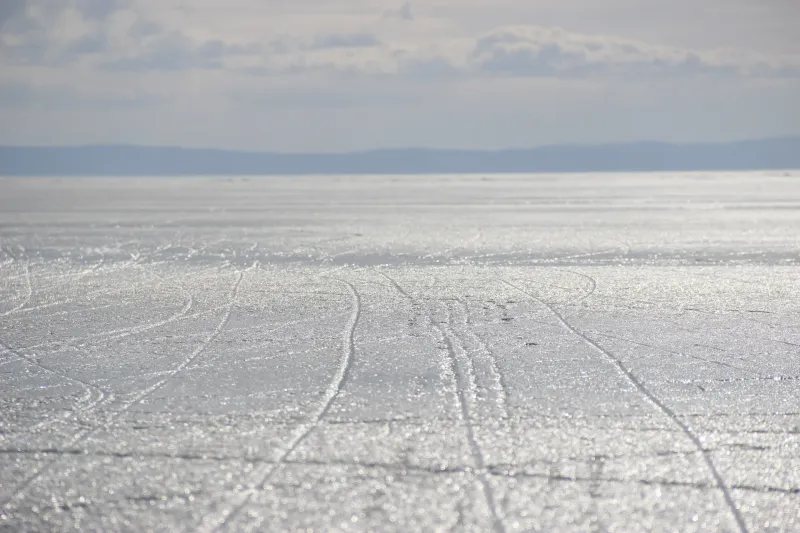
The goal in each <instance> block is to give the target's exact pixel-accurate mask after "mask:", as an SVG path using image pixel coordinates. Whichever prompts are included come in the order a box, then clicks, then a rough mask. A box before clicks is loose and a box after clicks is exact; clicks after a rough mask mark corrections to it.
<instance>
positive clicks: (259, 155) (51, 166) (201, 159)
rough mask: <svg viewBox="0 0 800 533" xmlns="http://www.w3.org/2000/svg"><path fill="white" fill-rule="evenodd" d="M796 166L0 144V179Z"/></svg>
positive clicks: (587, 150) (594, 156)
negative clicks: (2, 177) (12, 177)
mask: <svg viewBox="0 0 800 533" xmlns="http://www.w3.org/2000/svg"><path fill="white" fill-rule="evenodd" d="M796 168H800V137H782V138H775V139H761V140H750V141H739V142H730V143H714V144H712V143H703V144H670V143H661V142H640V143H626V144H605V145H557V146H542V147H539V148H530V149H511V150H491V151H489V150H437V149H422V148H409V149H387V150H371V151H364V152H350V153H339V154H325V153H308V154H285V153H274V152H238V151H229V150H208V149H188V148H174V147H150V146H117V145H109V146H75V147H66V146H59V147H55V146H47V147H22V146H0V175H6V176H175V175H259V174H264V175H266V174H428V173H459V174H463V173H500V172H623V171H680V170H762V169H763V170H767V169H796Z"/></svg>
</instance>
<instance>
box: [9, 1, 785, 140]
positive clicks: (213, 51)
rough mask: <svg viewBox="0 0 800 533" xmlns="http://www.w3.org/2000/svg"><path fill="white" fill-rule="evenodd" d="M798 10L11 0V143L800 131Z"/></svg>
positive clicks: (727, 135)
mask: <svg viewBox="0 0 800 533" xmlns="http://www.w3.org/2000/svg"><path fill="white" fill-rule="evenodd" d="M798 20H800V2H797V1H796V0H759V1H757V0H704V1H703V2H696V1H689V0H673V1H665V0H540V1H536V2H534V1H532V0H493V1H492V2H489V1H486V0H428V1H421V0H420V1H416V2H406V3H403V2H394V1H382V0H378V1H375V0H373V1H367V0H293V1H291V2H290V1H288V0H280V1H275V0H227V1H225V2H223V1H221V0H30V1H24V0H3V2H0V23H1V24H2V29H1V30H0V143H2V144H37V145H39V144H87V143H135V144H168V145H180V146H191V147H220V148H234V149H248V150H280V151H341V150H357V149H365V148H377V147H407V146H424V147H459V148H500V147H524V146H534V145H541V144H552V143H565V142H566V143H585V142H589V143H597V142H615V141H631V140H644V139H655V140H670V141H681V142H694V141H722V140H729V139H739V138H751V137H764V136H777V135H786V134H798V133H800V96H799V95H800V37H798V35H797V34H798V32H797V31H796V29H797V21H798Z"/></svg>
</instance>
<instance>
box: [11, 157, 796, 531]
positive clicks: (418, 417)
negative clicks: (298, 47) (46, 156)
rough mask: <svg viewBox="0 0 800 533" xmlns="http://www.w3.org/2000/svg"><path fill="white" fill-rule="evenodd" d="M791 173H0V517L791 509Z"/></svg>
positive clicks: (125, 522) (598, 523)
mask: <svg viewBox="0 0 800 533" xmlns="http://www.w3.org/2000/svg"><path fill="white" fill-rule="evenodd" d="M799 237H800V173H799V172H753V173H683V174H595V175H537V176H500V175H497V176H494V175H489V176H414V177H403V176H395V177H381V176H361V177H345V176H342V177H286V178H279V177H265V178H216V179H210V178H196V179H178V178H160V179H130V178H124V179H112V178H108V179H95V178H92V179H89V178H86V179H79V178H74V179H49V178H37V179H10V178H4V179H0V244H1V245H2V248H1V250H2V252H0V531H73V530H74V531H104V532H106V531H231V532H233V531H276V532H283V531H400V532H407V531H495V532H501V531H507V532H511V531H558V532H561V531H565V532H566V531H575V532H586V531H614V532H626V531H630V532H643V531H681V532H688V531H698V532H701V531H702V532H708V531H731V532H744V531H750V532H756V531H771V532H790V531H800V386H799V384H800V381H798V380H800V242H799V241H798V239H799Z"/></svg>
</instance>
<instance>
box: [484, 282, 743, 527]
mask: <svg viewBox="0 0 800 533" xmlns="http://www.w3.org/2000/svg"><path fill="white" fill-rule="evenodd" d="M498 279H499V281H501V282H502V283H504V284H505V285H507V286H508V287H510V288H512V289H514V290H516V291H518V292H519V293H521V294H523V295H525V296H527V297H528V298H530V299H532V300H534V301H535V302H538V303H539V304H540V305H543V306H544V307H546V308H547V309H549V310H550V312H551V313H552V314H553V315H554V316H555V317H556V318H557V319H558V321H559V322H560V323H561V325H562V326H563V327H564V329H566V330H567V331H569V332H571V333H572V334H573V335H575V336H577V337H578V338H580V339H581V340H582V341H583V342H584V343H585V344H587V345H588V346H590V347H591V348H594V349H595V350H596V351H598V352H599V353H600V354H602V355H603V356H604V357H605V358H606V359H608V360H609V361H610V362H611V363H612V364H613V365H614V366H616V367H617V368H618V369H619V371H620V372H621V373H622V374H623V375H624V376H625V377H626V378H627V379H628V381H629V382H630V383H631V384H632V385H633V386H634V387H635V388H636V390H638V391H639V392H640V393H641V394H642V395H643V396H644V397H645V398H647V400H649V401H650V402H651V403H652V404H653V405H655V406H656V407H657V408H658V409H659V410H660V411H661V412H662V413H663V414H664V415H665V416H666V417H667V418H669V419H670V420H671V421H672V423H673V424H675V425H676V426H677V427H678V428H680V430H681V431H682V432H683V434H684V435H686V437H688V438H689V440H691V441H692V443H693V444H694V445H695V447H696V448H697V450H698V451H699V452H700V453H701V454H702V456H703V460H704V461H705V463H706V467H707V468H708V470H709V472H710V473H711V475H712V476H713V478H714V481H715V482H716V484H717V488H718V489H719V490H720V492H721V493H722V496H723V498H724V499H725V503H726V504H727V506H728V508H729V509H730V511H731V514H732V515H733V518H734V520H735V521H736V525H737V526H738V528H739V531H740V532H741V533H748V528H747V524H746V523H745V521H744V518H743V517H742V515H741V513H740V511H739V508H738V507H737V506H736V502H734V501H733V496H731V492H730V489H729V488H728V485H727V484H726V483H725V480H724V479H723V477H722V475H721V474H720V473H719V470H717V467H716V465H715V464H714V460H713V458H712V457H711V452H710V451H709V450H707V449H706V448H705V447H704V446H703V443H702V442H700V438H699V437H698V436H697V435H696V434H695V433H694V432H693V431H692V429H691V428H690V427H689V426H688V425H687V424H686V423H685V422H684V421H683V420H681V419H680V418H679V417H678V415H677V414H676V413H675V412H674V411H673V410H672V409H670V408H669V407H668V406H667V405H666V404H665V403H664V402H663V401H661V400H660V399H659V398H658V396H656V395H655V394H654V393H653V392H651V391H650V389H648V388H647V386H645V384H644V383H643V382H642V381H641V380H639V378H637V377H636V375H635V374H634V373H633V372H632V371H631V370H630V369H629V368H628V367H627V366H626V365H625V363H623V362H622V360H621V359H619V358H617V357H616V356H615V355H614V354H612V353H611V352H609V351H608V350H606V349H605V348H603V347H602V346H600V345H599V344H598V343H597V342H595V341H594V340H592V339H591V338H589V337H588V336H587V335H586V334H584V333H583V332H581V331H580V330H578V329H577V328H576V327H574V326H573V325H572V324H570V323H569V322H567V320H566V319H565V318H564V316H563V315H562V314H561V313H560V312H559V311H558V310H557V309H556V308H555V307H553V305H551V304H549V303H547V302H546V301H544V300H542V299H541V298H539V297H537V296H535V295H534V294H532V293H530V292H528V291H526V290H525V289H522V288H521V287H518V286H517V285H514V284H513V283H511V282H510V281H507V280H505V279H503V278H498Z"/></svg>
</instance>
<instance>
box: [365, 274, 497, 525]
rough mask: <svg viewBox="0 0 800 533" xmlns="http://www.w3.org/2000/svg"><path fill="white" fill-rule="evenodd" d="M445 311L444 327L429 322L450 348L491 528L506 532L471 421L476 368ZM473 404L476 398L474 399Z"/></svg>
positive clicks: (460, 407) (460, 405) (460, 408)
mask: <svg viewBox="0 0 800 533" xmlns="http://www.w3.org/2000/svg"><path fill="white" fill-rule="evenodd" d="M378 273H379V274H380V275H381V276H383V277H384V278H386V279H387V280H388V281H389V283H391V284H392V286H393V287H394V288H395V289H396V290H397V291H398V292H399V293H400V294H402V295H403V296H404V297H405V298H407V299H408V300H409V301H410V302H412V303H416V304H419V302H417V301H416V299H415V298H414V297H413V296H411V294H410V293H409V292H407V291H406V290H405V289H403V288H402V287H401V286H400V284H399V283H398V282H397V281H396V280H394V278H392V277H391V276H389V275H388V274H386V273H385V272H381V271H378ZM445 310H446V314H447V320H446V322H445V323H446V324H447V325H446V326H442V324H440V323H437V321H436V320H435V319H434V318H433V316H432V315H429V318H430V322H431V324H432V325H433V327H434V328H435V329H437V330H438V331H439V334H440V335H441V338H442V340H443V341H444V344H445V347H446V349H447V354H448V359H449V366H450V372H451V373H452V374H453V376H454V379H455V389H456V390H455V394H456V398H457V403H458V406H457V409H458V412H459V415H460V418H461V420H462V422H463V423H464V427H465V433H466V438H467V444H468V446H469V449H470V455H471V456H472V460H473V462H474V463H475V469H474V474H475V477H476V478H477V479H478V482H479V483H480V486H481V491H482V492H483V495H484V499H485V500H486V506H487V508H488V510H489V513H490V515H491V516H490V518H491V521H492V531H494V532H495V533H504V532H505V524H504V523H503V520H502V518H501V516H500V513H499V510H498V505H497V501H496V497H495V494H494V490H493V488H492V485H491V483H490V481H489V476H488V475H487V474H488V470H487V468H486V461H485V459H484V454H483V450H482V449H481V447H480V445H479V443H478V440H477V438H476V436H475V427H474V425H473V423H472V417H471V415H470V410H469V403H470V401H469V396H471V397H472V398H476V396H477V395H476V389H477V386H476V384H475V373H474V367H473V366H472V364H471V363H472V362H471V359H470V357H469V356H468V354H467V353H466V351H465V350H463V348H462V349H461V350H456V347H455V343H454V342H453V340H454V339H457V336H456V335H455V333H453V331H452V330H451V329H450V311H449V308H448V307H447V306H446V305H445ZM473 403H474V400H473Z"/></svg>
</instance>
